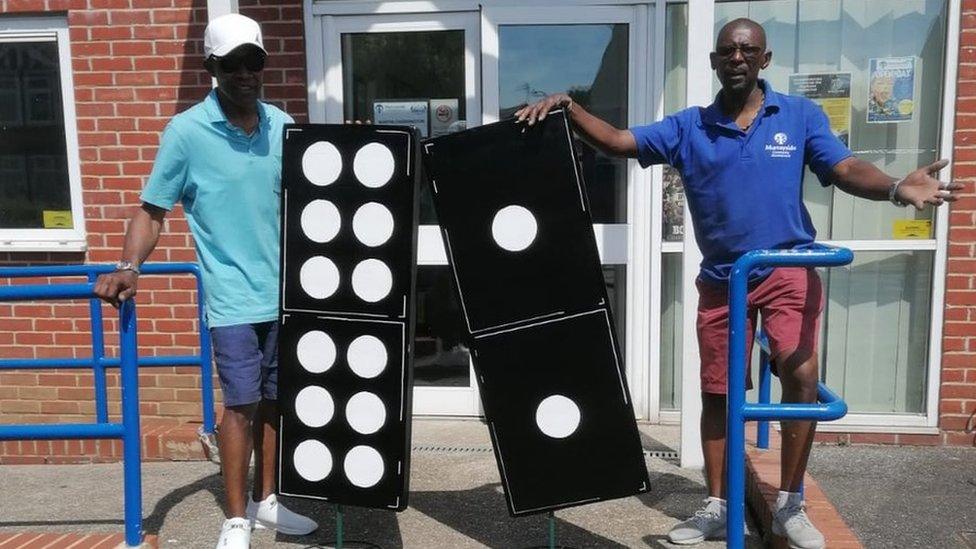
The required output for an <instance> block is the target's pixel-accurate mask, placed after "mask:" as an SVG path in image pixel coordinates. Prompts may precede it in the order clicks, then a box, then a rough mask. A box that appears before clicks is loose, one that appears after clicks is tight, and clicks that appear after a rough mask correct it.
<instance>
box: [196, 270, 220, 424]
mask: <svg viewBox="0 0 976 549" xmlns="http://www.w3.org/2000/svg"><path fill="white" fill-rule="evenodd" d="M194 268H197V267H196V266H195V265H194ZM196 280H197V318H198V319H199V321H198V322H199V324H200V393H201V398H202V399H203V430H204V432H206V433H210V434H212V433H215V432H216V425H217V421H216V417H215V412H214V388H213V354H212V352H211V342H210V328H209V327H208V325H207V311H206V307H205V304H204V300H203V295H204V294H203V277H201V276H200V271H199V269H198V268H197V271H196Z"/></svg>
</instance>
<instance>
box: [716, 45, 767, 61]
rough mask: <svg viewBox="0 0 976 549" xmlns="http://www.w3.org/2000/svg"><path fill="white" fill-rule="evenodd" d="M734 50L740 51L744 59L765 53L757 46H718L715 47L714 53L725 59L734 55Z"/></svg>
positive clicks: (754, 57)
mask: <svg viewBox="0 0 976 549" xmlns="http://www.w3.org/2000/svg"><path fill="white" fill-rule="evenodd" d="M736 51H740V52H742V57H744V58H746V59H756V58H758V57H759V56H761V55H762V54H763V53H765V51H763V48H761V47H759V46H719V47H717V48H715V53H716V54H717V55H718V56H719V57H722V58H725V59H731V58H732V57H734V56H735V52H736Z"/></svg>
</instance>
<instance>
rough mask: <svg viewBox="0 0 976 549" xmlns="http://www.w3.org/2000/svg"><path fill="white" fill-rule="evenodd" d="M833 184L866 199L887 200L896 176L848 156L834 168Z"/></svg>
mask: <svg viewBox="0 0 976 549" xmlns="http://www.w3.org/2000/svg"><path fill="white" fill-rule="evenodd" d="M834 177H835V184H836V185H837V187H839V188H840V189H841V190H843V191H844V192H846V193H848V194H852V195H854V196H857V197H860V198H867V199H868V200H888V191H889V190H890V189H891V184H892V183H894V182H895V181H897V179H896V178H894V177H891V176H890V175H888V174H886V173H884V172H883V171H881V170H879V169H878V168H877V166H875V165H874V164H872V163H870V162H867V161H864V160H861V159H859V158H854V157H851V158H848V159H847V160H844V161H842V162H840V163H839V164H838V165H837V167H835V168H834Z"/></svg>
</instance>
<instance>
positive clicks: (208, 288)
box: [96, 14, 318, 549]
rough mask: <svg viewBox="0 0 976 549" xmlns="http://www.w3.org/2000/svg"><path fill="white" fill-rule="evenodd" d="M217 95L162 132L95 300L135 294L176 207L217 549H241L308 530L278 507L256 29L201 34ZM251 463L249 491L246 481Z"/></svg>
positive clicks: (265, 119) (247, 23)
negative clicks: (216, 505) (200, 333)
mask: <svg viewBox="0 0 976 549" xmlns="http://www.w3.org/2000/svg"><path fill="white" fill-rule="evenodd" d="M204 55H205V61H204V66H205V67H206V69H207V71H208V72H209V73H210V74H211V76H213V77H214V78H216V80H217V88H216V89H215V90H213V91H211V92H210V94H209V95H207V97H206V98H205V99H204V100H203V101H202V102H201V103H198V104H197V105H195V106H193V107H192V108H190V109H189V110H187V111H186V112H183V113H181V114H178V115H176V116H175V117H173V119H172V120H171V121H170V123H169V125H168V126H167V127H166V131H165V132H164V133H163V137H162V141H161V142H160V146H159V151H158V153H157V155H156V161H155V163H154V165H153V170H152V174H151V175H150V176H149V181H148V182H147V183H146V187H145V189H144V190H143V192H142V197H141V198H142V207H141V208H139V209H137V210H136V212H135V214H134V215H133V216H132V219H131V220H130V222H129V226H128V229H127V231H126V236H125V244H124V247H123V249H122V258H121V261H119V263H118V265H117V270H116V271H115V272H114V273H111V274H108V275H105V276H102V277H100V278H99V280H98V282H97V283H96V293H97V294H98V295H99V296H100V297H102V298H103V299H105V300H106V301H109V302H110V303H113V304H114V305H116V306H117V305H118V303H119V302H120V301H124V300H126V299H129V298H131V297H132V296H134V295H135V293H136V286H137V282H138V276H139V266H140V265H141V264H142V263H143V262H144V261H145V260H146V258H147V257H148V256H149V254H150V252H152V250H153V248H155V246H156V243H157V241H158V240H159V234H160V231H161V230H162V226H163V219H164V217H165V215H166V213H167V212H169V211H170V210H171V209H172V208H173V206H174V204H176V203H177V202H181V203H182V204H183V211H184V213H185V214H186V219H187V222H188V223H189V225H190V231H191V232H192V234H193V240H194V242H195V244H196V250H197V256H198V258H199V260H200V267H201V270H202V272H203V285H204V290H205V294H206V303H205V305H206V311H207V320H208V323H209V324H210V331H211V336H212V339H213V349H214V360H215V362H216V364H217V373H218V376H219V377H220V384H221V389H222V391H223V397H224V414H223V417H222V418H221V422H220V432H219V435H218V442H219V445H220V457H221V469H222V473H223V479H224V487H225V489H226V497H227V509H226V515H227V520H225V521H224V524H223V527H222V528H221V533H220V538H219V541H218V542H217V548H218V549H247V548H248V547H249V545H250V537H251V528H254V527H257V528H273V529H276V530H278V531H279V532H282V533H285V534H292V535H304V534H308V533H310V532H312V531H313V530H315V529H316V528H317V527H318V525H317V524H316V523H315V522H314V521H312V520H311V519H309V518H307V517H303V516H301V515H298V514H296V513H293V512H291V511H289V510H288V509H286V508H285V507H284V506H283V505H282V504H281V503H279V502H278V501H277V500H276V497H275V494H274V491H275V471H276V464H277V460H276V457H277V454H276V451H275V446H276V439H277V425H278V411H277V404H276V403H277V377H278V375H277V362H278V359H277V332H278V326H277V319H278V297H277V296H278V238H279V221H278V208H279V202H280V201H279V195H280V193H281V147H282V133H283V126H284V125H285V124H288V123H291V122H292V119H291V117H290V116H288V115H287V114H285V113H284V112H282V111H281V110H279V109H278V108H276V107H274V106H272V105H269V104H266V103H262V102H261V101H259V100H258V97H259V95H260V92H261V83H262V78H261V76H262V72H261V71H262V70H263V68H264V63H265V59H266V57H267V52H266V51H265V49H264V45H263V42H262V38H261V29H260V27H259V26H258V24H257V23H256V22H255V21H253V20H251V19H249V18H247V17H243V16H241V15H237V14H230V15H224V16H222V17H218V18H216V19H214V20H213V21H211V22H210V24H209V25H207V29H206V31H205V33H204ZM252 449H253V450H254V455H255V468H254V469H255V472H254V487H253V489H252V497H251V498H248V497H247V495H246V490H247V474H248V465H249V463H250V459H251V451H252Z"/></svg>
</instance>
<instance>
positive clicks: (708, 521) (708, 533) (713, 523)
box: [668, 498, 725, 545]
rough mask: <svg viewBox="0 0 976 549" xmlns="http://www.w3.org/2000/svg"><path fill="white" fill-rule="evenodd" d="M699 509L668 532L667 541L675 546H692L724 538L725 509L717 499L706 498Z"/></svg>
mask: <svg viewBox="0 0 976 549" xmlns="http://www.w3.org/2000/svg"><path fill="white" fill-rule="evenodd" d="M704 501H705V504H704V505H702V507H701V509H699V510H697V511H695V514H694V515H692V517H691V518H689V519H688V520H686V521H683V522H679V523H678V524H675V525H674V528H672V529H671V531H670V532H668V539H669V540H671V543H674V544H676V545H694V544H696V543H701V542H703V541H705V540H706V539H724V538H725V509H724V508H723V506H722V502H721V501H720V500H717V499H711V498H706V499H705V500H704Z"/></svg>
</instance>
